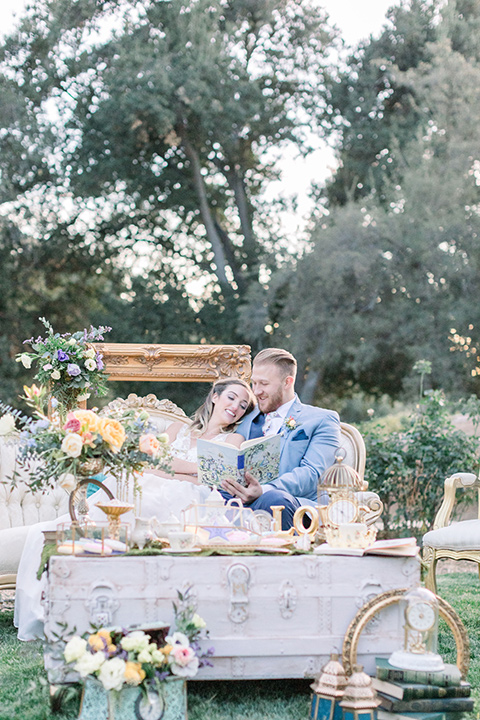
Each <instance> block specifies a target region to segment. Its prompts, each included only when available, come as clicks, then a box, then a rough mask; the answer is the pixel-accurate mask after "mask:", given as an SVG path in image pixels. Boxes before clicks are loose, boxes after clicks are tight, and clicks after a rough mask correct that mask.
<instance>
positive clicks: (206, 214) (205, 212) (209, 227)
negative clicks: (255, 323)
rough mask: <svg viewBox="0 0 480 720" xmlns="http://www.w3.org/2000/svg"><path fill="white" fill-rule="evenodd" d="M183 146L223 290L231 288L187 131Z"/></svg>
mask: <svg viewBox="0 0 480 720" xmlns="http://www.w3.org/2000/svg"><path fill="white" fill-rule="evenodd" d="M183 146H184V148H185V152H186V153H187V156H188V158H189V159H190V161H191V163H192V170H193V182H194V185H195V189H196V191H197V195H198V200H199V203H200V213H201V216H202V220H203V224H204V226H205V230H206V231H207V237H208V239H209V241H210V244H211V246H212V250H213V256H214V259H215V265H216V275H217V279H218V282H219V283H220V285H221V287H222V289H223V290H227V289H228V290H230V283H229V281H228V279H227V275H226V267H227V260H226V257H225V252H224V249H223V244H222V241H221V239H220V236H219V234H218V232H217V229H216V227H215V221H214V219H213V216H212V213H211V212H210V207H209V205H208V199H207V192H206V188H205V183H204V181H203V177H202V173H201V165H200V160H199V157H198V154H197V152H196V150H195V149H194V148H193V147H192V145H191V144H190V142H189V140H188V138H187V137H186V134H185V133H183Z"/></svg>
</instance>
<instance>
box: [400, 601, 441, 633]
mask: <svg viewBox="0 0 480 720" xmlns="http://www.w3.org/2000/svg"><path fill="white" fill-rule="evenodd" d="M406 615H407V620H408V624H409V625H410V626H411V627H412V628H413V629H414V630H418V631H420V632H425V631H426V630H430V628H431V627H433V625H434V624H435V610H434V609H433V607H432V606H431V605H430V604H429V603H427V602H416V603H414V604H413V605H410V606H409V607H408V608H407V611H406Z"/></svg>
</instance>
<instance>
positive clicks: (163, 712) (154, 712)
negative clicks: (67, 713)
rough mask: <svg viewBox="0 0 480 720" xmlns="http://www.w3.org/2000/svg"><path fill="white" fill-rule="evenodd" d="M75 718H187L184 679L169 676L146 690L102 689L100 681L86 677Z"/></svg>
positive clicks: (140, 719) (104, 719) (139, 719)
mask: <svg viewBox="0 0 480 720" xmlns="http://www.w3.org/2000/svg"><path fill="white" fill-rule="evenodd" d="M78 720H187V682H186V680H184V679H183V678H178V679H177V678H168V679H166V680H163V681H162V682H161V683H160V685H159V686H158V692H157V689H156V688H155V690H148V692H147V693H145V692H142V690H140V688H139V687H131V686H128V685H125V686H124V687H123V688H122V689H121V690H105V689H104V687H103V685H102V683H101V682H100V681H99V680H97V679H96V678H91V677H87V678H86V681H85V687H84V689H83V693H82V701H81V705H80V715H79V716H78Z"/></svg>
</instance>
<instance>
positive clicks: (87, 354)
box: [83, 348, 96, 364]
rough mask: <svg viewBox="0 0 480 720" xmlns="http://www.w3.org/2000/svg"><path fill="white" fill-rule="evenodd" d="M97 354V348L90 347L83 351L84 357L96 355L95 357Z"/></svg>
mask: <svg viewBox="0 0 480 720" xmlns="http://www.w3.org/2000/svg"><path fill="white" fill-rule="evenodd" d="M95 354H96V353H95V350H94V349H93V348H88V349H87V350H85V352H84V353H83V357H86V358H94V357H95ZM85 364H86V363H85Z"/></svg>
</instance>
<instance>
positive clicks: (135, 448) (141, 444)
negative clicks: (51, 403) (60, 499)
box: [0, 385, 170, 491]
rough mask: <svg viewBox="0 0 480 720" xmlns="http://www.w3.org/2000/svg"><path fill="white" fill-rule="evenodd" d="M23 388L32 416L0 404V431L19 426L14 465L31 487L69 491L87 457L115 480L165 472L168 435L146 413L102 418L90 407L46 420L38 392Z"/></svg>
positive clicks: (40, 394) (40, 390)
mask: <svg viewBox="0 0 480 720" xmlns="http://www.w3.org/2000/svg"><path fill="white" fill-rule="evenodd" d="M24 390H25V395H26V399H27V401H28V402H29V403H30V404H31V405H32V406H33V407H34V408H35V419H32V418H27V417H24V416H22V415H21V414H20V413H18V412H17V411H12V408H10V407H9V406H5V405H3V404H2V403H0V410H4V411H5V414H4V415H3V417H2V418H0V431H1V430H2V428H3V430H4V431H8V432H9V433H11V432H12V431H13V430H14V429H15V428H16V423H17V422H18V423H19V425H20V426H21V427H22V429H21V432H20V436H19V450H18V455H17V463H18V465H19V467H20V468H23V469H25V470H26V471H27V472H28V473H29V474H30V477H31V480H30V482H29V485H30V488H31V489H32V490H33V491H35V490H45V489H46V488H48V487H54V486H55V484H59V485H60V486H61V487H63V488H65V489H66V490H67V491H71V490H73V488H74V487H75V485H76V478H77V477H78V476H79V475H85V474H86V473H85V472H83V467H84V465H85V463H88V462H89V461H91V460H92V459H97V460H99V461H100V463H99V465H100V467H99V469H97V470H96V471H95V472H100V470H103V469H105V470H106V471H109V472H110V473H111V474H112V475H114V476H115V477H116V478H117V480H120V479H121V478H124V479H125V478H126V480H127V482H128V478H129V476H131V475H132V474H135V473H137V474H138V473H141V472H143V470H144V469H145V468H146V467H157V468H160V469H162V470H164V471H166V472H169V468H170V452H169V445H168V436H167V435H166V434H164V433H163V434H161V435H158V434H157V433H156V429H155V427H154V426H153V425H152V424H151V422H150V419H149V416H148V413H147V412H145V411H141V412H138V411H136V410H134V409H128V410H124V411H123V412H122V413H119V414H117V416H116V417H112V416H104V417H102V416H101V415H99V414H98V413H97V412H95V411H93V410H73V411H71V412H69V413H68V414H67V416H66V418H65V419H64V418H62V416H61V415H60V414H59V413H56V412H54V413H53V415H52V417H51V418H48V417H46V416H45V415H44V414H43V413H42V410H41V406H42V393H43V392H44V390H42V389H40V388H38V387H36V386H35V385H33V386H32V387H31V388H27V387H25V388H24ZM3 434H5V435H6V434H7V432H4V433H3Z"/></svg>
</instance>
